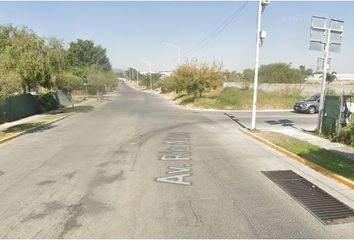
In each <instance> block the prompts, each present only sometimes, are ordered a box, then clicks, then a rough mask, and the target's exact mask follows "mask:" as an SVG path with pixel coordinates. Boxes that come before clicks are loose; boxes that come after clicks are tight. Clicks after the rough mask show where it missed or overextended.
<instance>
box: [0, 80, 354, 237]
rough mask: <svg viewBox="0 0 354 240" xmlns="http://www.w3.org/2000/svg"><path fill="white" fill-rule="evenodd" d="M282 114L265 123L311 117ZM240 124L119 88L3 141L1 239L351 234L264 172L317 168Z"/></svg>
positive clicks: (304, 172) (0, 152)
mask: <svg viewBox="0 0 354 240" xmlns="http://www.w3.org/2000/svg"><path fill="white" fill-rule="evenodd" d="M247 114H248V113H240V114H239V115H237V116H236V117H239V118H241V119H246V120H247V116H248V115H247ZM276 114H277V115H275V114H274V115H267V116H266V117H264V119H263V120H264V121H268V120H267V119H270V120H273V121H276V120H280V119H290V116H294V117H293V118H291V119H294V121H299V124H300V123H301V122H303V121H304V120H301V119H302V118H299V117H298V116H302V115H296V114H293V113H288V114H289V115H286V116H284V115H281V114H280V113H276ZM260 115H261V114H260ZM275 116H279V117H275ZM283 117H284V118H283ZM303 117H308V116H303ZM278 118H279V119H278ZM310 118H313V116H310ZM260 119H261V118H260ZM291 119H290V120H291ZM246 120H244V121H245V122H247V121H246ZM264 121H263V123H262V121H261V122H260V124H261V123H262V124H267V125H270V124H268V123H266V122H264ZM291 121H293V120H291ZM311 121H313V120H311ZM305 122H306V121H305ZM245 124H246V123H245ZM295 125H296V124H295ZM270 126H272V125H270ZM239 127H240V126H239V124H237V123H236V122H235V121H233V120H231V119H230V118H229V117H228V116H226V115H224V114H223V113H222V112H202V111H190V110H184V109H182V108H180V107H176V106H175V105H174V104H173V103H171V102H169V101H167V100H165V99H164V98H163V97H161V96H157V95H156V94H153V93H143V92H138V91H136V90H133V89H131V88H129V87H127V86H125V85H124V84H121V86H120V93H119V94H118V96H116V97H111V101H110V102H109V103H107V104H105V105H103V106H101V107H99V108H97V109H94V110H92V111H91V110H90V109H87V112H86V113H81V114H77V115H74V116H72V117H69V118H67V119H65V120H63V121H61V122H59V123H57V124H54V125H52V126H51V127H49V128H46V129H42V130H41V131H37V132H34V133H30V134H26V135H24V136H22V137H19V138H17V139H15V140H13V141H10V142H7V143H5V144H2V145H0V171H1V172H3V174H2V175H1V176H0V206H1V208H0V216H1V218H0V237H1V238H348V237H351V238H352V237H353V236H354V224H353V223H348V224H339V225H329V226H325V225H323V224H322V223H321V222H320V221H318V220H317V219H316V218H315V217H314V216H312V215H311V214H310V213H309V212H308V211H307V210H305V209H304V208H303V207H302V206H300V205H299V204H298V203H297V202H296V201H294V200H293V199H292V198H291V197H290V196H289V195H287V194H286V193H284V192H283V191H282V190H281V189H280V188H278V187H277V186H276V185H275V184H274V183H272V182H271V181H269V180H268V179H267V178H266V177H265V176H264V175H263V174H262V173H261V171H264V170H275V169H277V170H278V169H291V170H294V171H297V172H298V173H299V174H301V175H303V176H304V177H306V178H309V177H310V176H311V174H312V172H311V171H310V170H306V169H307V168H305V167H304V166H300V164H297V163H295V162H293V160H290V159H287V158H286V157H284V156H282V155H281V154H279V153H277V152H275V151H274V150H272V149H270V148H268V147H266V146H264V145H262V144H260V143H258V142H257V141H255V140H253V139H251V138H250V137H248V136H245V135H243V134H241V133H240V132H239V130H238V128H239ZM314 175H316V174H314ZM312 179H314V180H316V181H317V182H316V183H318V184H322V185H323V186H326V181H328V180H323V179H322V178H321V177H320V176H317V177H316V178H312ZM330 184H331V185H332V187H333V186H336V184H335V183H333V182H330ZM329 188H330V187H329ZM347 200H348V199H347ZM353 201H354V200H353Z"/></svg>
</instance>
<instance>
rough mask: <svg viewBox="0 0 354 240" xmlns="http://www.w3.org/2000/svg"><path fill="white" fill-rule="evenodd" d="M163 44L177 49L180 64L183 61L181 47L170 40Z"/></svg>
mask: <svg viewBox="0 0 354 240" xmlns="http://www.w3.org/2000/svg"><path fill="white" fill-rule="evenodd" d="M163 44H165V45H167V46H169V47H173V48H176V49H177V66H179V65H180V63H181V48H180V47H179V46H177V45H174V44H172V43H168V42H163Z"/></svg>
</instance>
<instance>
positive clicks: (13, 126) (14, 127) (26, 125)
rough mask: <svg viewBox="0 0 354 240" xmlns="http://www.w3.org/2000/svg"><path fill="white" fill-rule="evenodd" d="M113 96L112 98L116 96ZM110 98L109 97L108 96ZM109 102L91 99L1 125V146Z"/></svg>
mask: <svg viewBox="0 0 354 240" xmlns="http://www.w3.org/2000/svg"><path fill="white" fill-rule="evenodd" d="M114 95H115V94H112V95H110V96H114ZM106 97H109V96H106ZM107 102H108V101H106V100H103V101H97V99H96V98H89V99H87V100H85V101H82V102H80V103H77V104H75V105H74V107H72V106H67V107H64V108H60V109H57V110H53V111H49V112H45V113H41V114H36V115H33V116H29V117H27V118H23V119H19V120H17V121H12V122H8V123H3V124H0V144H2V143H4V142H7V141H9V140H12V139H14V138H16V137H19V136H21V135H23V134H25V133H27V132H29V131H33V130H35V129H38V128H40V127H43V126H46V125H48V124H52V123H54V122H57V121H60V120H62V119H64V118H66V117H69V116H71V115H73V114H76V113H80V112H86V111H89V110H90V109H92V108H95V107H96V106H98V105H102V104H104V103H107Z"/></svg>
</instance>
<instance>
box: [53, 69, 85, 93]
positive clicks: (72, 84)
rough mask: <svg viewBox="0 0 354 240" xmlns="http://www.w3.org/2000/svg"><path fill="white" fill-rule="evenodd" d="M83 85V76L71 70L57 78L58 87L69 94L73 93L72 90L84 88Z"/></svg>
mask: <svg viewBox="0 0 354 240" xmlns="http://www.w3.org/2000/svg"><path fill="white" fill-rule="evenodd" d="M82 86H83V82H82V80H81V78H79V77H78V76H75V75H73V74H72V73H69V72H65V73H63V74H60V75H59V76H58V78H57V79H56V87H57V88H58V89H60V90H62V91H63V92H64V93H66V94H67V95H71V92H72V91H74V90H79V89H82Z"/></svg>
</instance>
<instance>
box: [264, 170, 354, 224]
mask: <svg viewBox="0 0 354 240" xmlns="http://www.w3.org/2000/svg"><path fill="white" fill-rule="evenodd" d="M262 173H263V174H264V175H265V176H266V177H268V178H269V179H270V180H271V181H272V182H274V183H275V184H277V185H278V186H279V187H280V188H281V189H283V190H284V191H285V192H286V193H288V194H289V195H290V196H292V197H293V198H294V199H295V200H296V201H298V202H299V203H300V204H301V205H302V206H303V207H304V208H306V209H307V210H308V211H310V212H311V213H312V214H313V215H314V216H315V217H317V218H318V219H319V220H320V221H321V222H322V223H323V224H339V223H346V222H352V221H354V210H353V209H352V208H350V207H349V206H347V205H345V204H344V203H342V202H340V201H339V200H337V199H336V198H334V197H332V196H331V195H329V194H328V193H326V192H325V191H323V190H322V189H321V188H319V187H317V186H316V185H315V184H313V183H311V182H309V181H308V180H306V179H305V178H303V177H301V176H300V175H298V174H297V173H295V172H293V171H290V170H285V171H263V172H262Z"/></svg>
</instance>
